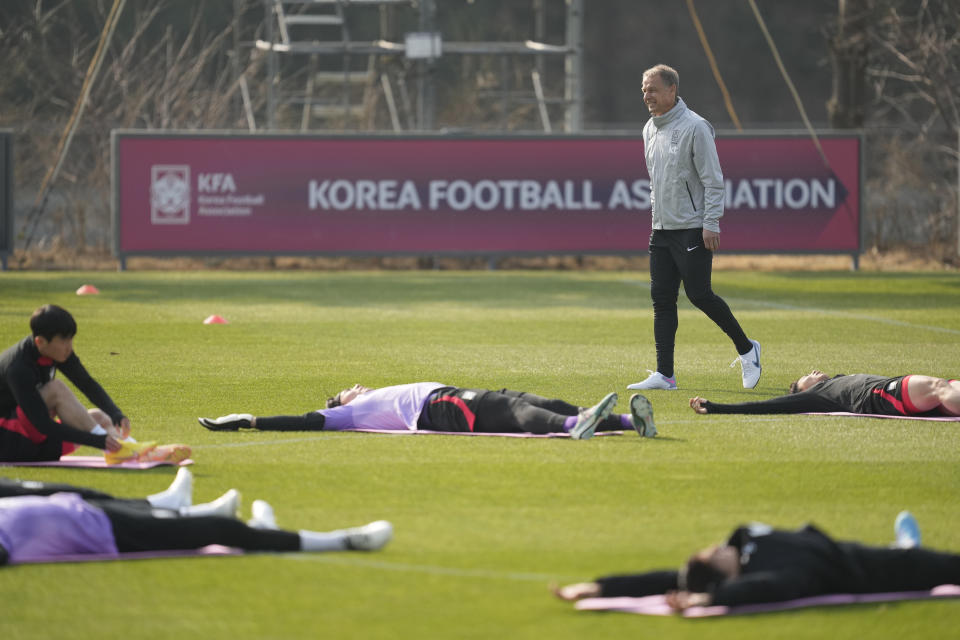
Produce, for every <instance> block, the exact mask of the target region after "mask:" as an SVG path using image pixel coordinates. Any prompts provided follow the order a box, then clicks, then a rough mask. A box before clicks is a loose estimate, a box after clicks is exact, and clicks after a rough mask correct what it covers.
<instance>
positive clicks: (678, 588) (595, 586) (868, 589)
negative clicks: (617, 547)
mask: <svg viewBox="0 0 960 640" xmlns="http://www.w3.org/2000/svg"><path fill="white" fill-rule="evenodd" d="M894 530H895V532H896V542H895V543H894V545H893V548H889V547H873V546H867V545H863V544H860V543H857V542H845V541H837V540H834V539H833V538H831V537H830V536H828V535H827V534H825V533H824V532H823V531H821V530H820V529H818V528H817V527H815V526H813V525H809V524H808V525H806V526H805V527H802V528H800V529H797V530H796V531H785V530H780V529H774V528H772V527H770V526H768V525H764V524H759V523H754V524H751V525H748V526H741V527H738V528H737V529H736V530H734V531H733V533H732V534H731V535H730V537H729V539H728V540H727V541H726V543H725V544H721V545H714V546H712V547H708V548H706V549H704V550H702V551H700V552H698V553H695V554H694V555H692V556H690V558H689V560H688V561H687V563H686V564H685V565H684V566H683V567H681V568H680V570H679V571H678V570H676V569H674V570H666V571H650V572H647V573H640V574H627V575H617V576H607V577H604V578H598V579H597V580H594V581H593V582H579V583H575V584H570V585H566V586H564V587H560V588H558V589H555V591H554V593H555V594H556V595H557V596H558V597H560V598H562V599H564V600H580V599H582V598H597V597H599V598H616V597H644V596H651V595H664V594H665V595H666V596H667V603H668V604H669V605H670V606H671V607H673V608H674V609H675V610H678V611H679V610H683V609H686V608H688V607H692V606H709V605H723V606H737V605H746V604H757V603H764V602H783V601H787V600H794V599H797V598H807V597H812V596H819V595H830V594H834V593H884V592H889V591H925V590H929V589H932V588H934V587H937V586H939V585H941V584H956V583H957V581H958V580H960V555H957V554H954V553H946V552H940V551H931V550H928V549H920V548H918V547H919V545H920V528H919V526H917V522H916V520H915V519H914V518H913V516H912V515H910V513H909V512H906V511H904V512H902V513H901V514H900V515H898V516H897V519H896V522H895V524H894Z"/></svg>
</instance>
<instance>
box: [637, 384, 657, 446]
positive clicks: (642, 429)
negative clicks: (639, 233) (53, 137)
mask: <svg viewBox="0 0 960 640" xmlns="http://www.w3.org/2000/svg"><path fill="white" fill-rule="evenodd" d="M630 422H631V423H632V424H633V428H634V429H636V430H637V435H639V436H640V437H641V438H652V437H654V436H655V435H657V428H656V427H655V426H653V405H651V404H650V401H649V400H647V399H646V398H645V397H643V396H642V395H640V394H639V393H635V394H633V395H632V396H630Z"/></svg>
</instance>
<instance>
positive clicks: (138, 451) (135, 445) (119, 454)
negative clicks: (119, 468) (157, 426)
mask: <svg viewBox="0 0 960 640" xmlns="http://www.w3.org/2000/svg"><path fill="white" fill-rule="evenodd" d="M156 446H157V443H156V442H130V441H129V440H122V441H120V448H119V449H118V450H117V451H104V452H103V459H104V460H105V461H106V463H107V464H120V463H121V462H127V461H128V460H137V459H138V458H139V457H140V456H141V455H143V454H144V453H148V452H150V451H153V449H154V448H156Z"/></svg>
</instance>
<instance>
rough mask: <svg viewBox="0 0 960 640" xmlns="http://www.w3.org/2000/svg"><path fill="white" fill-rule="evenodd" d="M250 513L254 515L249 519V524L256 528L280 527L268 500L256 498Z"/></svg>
mask: <svg viewBox="0 0 960 640" xmlns="http://www.w3.org/2000/svg"><path fill="white" fill-rule="evenodd" d="M250 513H251V515H253V517H252V518H250V520H248V521H247V525H248V526H251V527H253V528H254V529H274V530H276V529H278V527H277V517H276V515H274V513H273V507H271V506H270V503H269V502H267V501H266V500H254V501H253V504H251V505H250Z"/></svg>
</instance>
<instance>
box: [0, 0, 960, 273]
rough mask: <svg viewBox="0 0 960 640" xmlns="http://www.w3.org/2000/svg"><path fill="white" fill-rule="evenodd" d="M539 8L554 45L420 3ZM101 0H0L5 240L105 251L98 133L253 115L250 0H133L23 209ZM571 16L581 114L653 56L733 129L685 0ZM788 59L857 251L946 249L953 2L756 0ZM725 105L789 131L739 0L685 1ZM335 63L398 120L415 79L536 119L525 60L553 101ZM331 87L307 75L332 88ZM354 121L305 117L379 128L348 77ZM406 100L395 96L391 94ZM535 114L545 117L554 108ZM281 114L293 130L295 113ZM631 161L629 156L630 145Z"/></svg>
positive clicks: (525, 1)
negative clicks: (55, 168)
mask: <svg viewBox="0 0 960 640" xmlns="http://www.w3.org/2000/svg"><path fill="white" fill-rule="evenodd" d="M535 2H539V3H541V6H542V7H543V8H544V9H545V12H544V15H545V20H544V21H543V22H542V24H541V26H540V27H539V28H540V29H542V30H543V39H544V40H545V41H547V42H550V43H553V44H562V43H563V41H564V39H565V28H566V25H565V8H564V0H436V18H435V24H436V28H437V29H438V30H439V31H440V32H441V33H442V34H443V37H444V39H445V40H447V41H497V40H500V41H523V40H527V39H535V37H536V35H537V33H536V31H537V29H538V27H537V25H536V21H535V19H534V18H535V14H534V10H533V7H534V3H535ZM112 4H113V2H112V1H111V0H6V1H5V2H3V3H0V56H2V59H3V60H4V61H5V63H6V64H5V69H4V73H3V74H2V75H0V127H5V128H10V129H12V130H13V132H14V135H15V153H16V159H15V166H16V176H15V188H16V192H15V193H16V197H17V202H16V210H17V219H16V232H17V234H18V239H17V246H18V247H19V248H37V247H40V248H43V247H47V246H67V247H75V248H78V249H95V250H100V251H102V250H104V249H106V248H107V247H108V246H109V242H110V237H111V229H110V223H109V199H110V195H109V182H110V167H109V163H110V148H109V141H110V139H109V135H110V131H111V130H113V129H118V128H138V129H153V130H163V129H236V130H244V129H247V128H248V126H249V121H248V117H247V113H246V111H245V109H244V104H243V101H242V99H241V94H242V91H241V86H240V83H239V82H238V79H239V78H240V77H241V76H242V77H243V78H244V79H245V80H246V82H247V85H248V88H249V102H248V105H249V109H250V113H251V115H252V116H253V117H254V120H255V121H256V122H257V124H258V126H261V127H262V126H263V124H264V122H265V120H266V118H265V109H266V95H267V92H266V86H265V85H266V71H265V64H266V56H265V55H264V54H263V53H262V52H260V51H258V50H256V49H255V48H254V47H252V46H251V43H253V42H254V41H255V40H256V39H258V38H265V37H266V27H265V20H266V13H265V5H264V3H263V1H262V0H206V1H205V2H200V3H197V2H193V1H192V0H156V1H154V2H149V3H147V2H140V1H137V0H129V1H128V2H127V3H126V6H125V7H124V9H123V12H122V14H121V15H120V19H119V22H118V25H117V29H116V32H115V33H114V35H113V37H112V39H111V42H110V46H109V48H108V49H107V51H106V53H105V58H104V63H103V67H102V69H101V71H100V74H99V78H98V80H97V82H96V84H95V85H94V86H93V88H92V93H91V95H90V99H89V101H88V103H87V107H86V111H85V113H84V115H83V119H82V120H81V122H80V124H79V128H78V130H77V134H76V137H75V139H74V142H73V144H72V146H71V148H70V152H69V154H68V155H67V158H66V162H65V164H64V166H63V169H62V171H61V174H60V176H59V178H58V179H57V181H56V182H55V183H54V185H53V188H52V189H51V191H50V198H49V199H48V201H47V203H46V205H45V206H44V208H43V211H42V214H41V215H34V212H33V211H32V210H33V203H34V200H35V198H36V195H37V193H38V189H39V187H40V184H41V183H42V181H43V177H44V175H45V174H46V173H47V171H48V170H49V168H50V167H51V166H52V165H53V163H54V162H55V156H56V153H55V152H56V147H57V143H58V141H59V139H60V136H61V133H62V131H63V129H64V125H65V124H66V122H67V120H68V118H69V117H70V114H71V112H72V110H73V108H74V105H75V103H76V101H77V98H78V96H79V95H80V90H81V86H82V84H83V80H84V76H85V74H86V72H87V68H88V66H89V64H90V61H91V58H92V57H93V54H94V51H95V50H96V48H97V44H98V42H99V39H100V36H101V30H102V29H103V25H104V23H105V20H106V17H107V15H108V14H109V12H110V9H111V6H112ZM585 4H586V6H585V14H584V50H585V60H584V72H585V97H586V103H585V118H584V121H585V128H586V129H590V130H601V129H602V130H624V131H631V132H634V133H636V132H637V131H638V130H639V129H640V127H642V125H643V123H644V122H645V120H646V118H647V116H646V114H645V112H646V109H645V108H644V107H643V104H642V94H641V92H640V74H641V72H642V70H643V69H645V68H647V67H649V66H651V65H652V64H655V63H657V62H666V63H668V64H671V65H672V66H675V67H676V68H677V69H678V70H679V71H680V74H681V87H680V93H681V95H682V96H683V97H684V99H685V100H686V101H687V103H688V104H690V106H691V107H692V108H693V109H694V110H696V111H697V112H698V113H700V114H701V115H703V116H705V117H706V118H708V119H709V120H711V121H712V122H713V123H714V125H715V126H716V128H717V129H719V130H731V129H734V121H733V119H732V118H731V116H730V114H729V112H728V110H727V109H726V107H725V105H724V101H723V96H722V93H721V91H720V89H719V87H718V84H717V82H716V81H715V79H714V76H713V74H712V72H711V70H710V67H709V65H708V63H707V58H706V56H705V54H704V49H703V47H702V45H701V42H700V39H699V38H698V36H697V32H696V30H695V28H694V24H693V21H692V19H691V15H690V12H689V8H688V4H687V3H686V2H670V3H662V2H659V3H658V2H652V1H649V0H587V2H586V3H585ZM757 4H758V6H759V8H760V11H761V12H762V14H763V15H764V18H765V20H766V22H767V25H768V27H769V29H770V32H771V33H772V35H773V37H774V39H775V41H776V43H777V46H778V48H779V50H780V53H781V55H782V57H783V60H784V61H785V64H786V68H787V71H788V72H789V74H790V76H791V78H792V80H793V81H794V83H795V84H796V86H797V89H798V91H799V94H800V96H801V98H802V101H803V104H804V106H805V108H806V110H807V112H808V113H809V115H810V118H811V120H812V121H813V123H814V125H815V126H817V127H818V128H827V127H831V126H832V127H841V128H860V129H863V130H864V132H865V134H866V140H867V149H868V152H867V154H866V157H867V160H868V163H867V167H866V184H865V187H866V189H865V193H864V214H865V220H864V230H865V238H864V241H865V247H866V248H870V247H873V246H875V247H877V248H879V249H887V248H890V247H894V246H904V245H907V246H918V247H923V248H925V249H929V248H930V247H934V251H935V252H937V253H938V255H939V256H940V257H942V258H943V259H955V258H956V251H957V229H956V224H957V222H956V221H957V157H958V129H960V34H958V26H960V3H957V2H956V0H808V1H807V2H802V3H800V2H789V3H788V2H778V1H777V0H758V2H757ZM693 5H694V6H695V8H696V11H697V12H698V15H699V18H700V20H701V22H702V24H703V27H704V32H705V35H706V37H707V40H708V41H709V44H710V46H711V48H712V50H713V53H714V55H715V57H716V61H717V65H718V67H719V69H720V72H721V74H722V76H723V80H724V82H725V84H726V86H727V87H728V89H729V93H730V96H731V102H732V105H733V108H734V110H735V111H736V113H737V115H738V116H739V119H740V121H741V122H742V124H743V126H744V128H746V129H772V128H788V129H794V130H795V129H799V128H801V119H800V116H799V112H798V110H797V107H796V105H795V104H794V102H793V100H792V98H791V95H790V93H789V91H788V89H787V87H786V84H785V83H784V81H783V79H782V77H781V75H780V71H779V70H778V68H777V66H776V65H775V63H774V60H773V57H772V56H771V54H770V51H769V49H768V48H767V45H766V43H765V41H764V39H763V36H762V33H761V31H760V29H759V28H758V26H757V23H756V20H755V18H754V16H753V13H752V11H751V9H750V7H749V5H748V2H747V1H746V0H723V1H720V2H714V1H711V2H704V1H700V2H694V3H693ZM347 11H348V13H347V16H348V25H349V28H350V37H351V38H352V39H354V40H360V41H362V40H367V41H369V40H374V39H377V38H379V37H381V36H386V37H387V38H389V39H393V40H402V39H403V34H404V33H405V32H407V31H412V30H417V28H418V19H419V14H418V10H417V8H416V6H415V3H412V4H411V5H410V6H407V7H396V8H394V9H393V10H391V11H389V12H382V11H380V10H377V9H371V8H361V7H355V8H351V7H348V9H347ZM357 58H358V57H357V56H354V59H353V60H351V61H350V63H351V66H355V67H358V68H361V69H363V68H367V69H374V70H375V72H376V73H377V74H387V75H388V77H389V78H391V79H392V81H393V82H394V83H395V84H394V87H395V88H396V90H397V94H398V97H401V98H404V99H405V100H398V102H399V103H400V110H401V115H402V116H403V118H402V121H401V124H402V126H403V127H404V128H405V129H406V128H409V127H411V126H412V125H413V123H414V119H413V117H412V113H411V112H412V111H413V110H415V107H416V105H415V104H413V103H415V101H416V98H417V96H416V92H415V90H414V88H415V86H416V84H417V82H418V80H419V77H420V75H419V74H422V73H430V74H432V76H431V77H432V78H433V80H434V82H435V86H436V87H437V93H436V123H437V128H443V129H454V130H470V131H491V132H499V131H503V130H508V131H536V130H542V121H541V119H540V116H539V113H538V111H537V106H536V104H534V103H533V102H532V101H530V100H524V99H523V98H524V97H525V96H530V95H532V89H533V87H532V84H531V75H530V72H531V71H532V69H533V68H534V66H536V65H539V69H540V71H541V72H542V76H541V77H542V79H543V83H544V88H545V91H546V93H547V95H548V97H559V96H562V92H563V77H564V75H563V74H564V71H563V63H562V60H561V59H549V58H547V59H544V60H541V61H536V60H534V59H531V58H525V57H524V58H521V57H519V56H513V57H511V58H509V59H505V58H495V57H491V56H445V57H444V58H442V59H441V60H440V61H439V62H438V63H437V64H436V65H435V66H433V67H432V68H430V69H428V70H425V67H424V66H423V65H417V64H414V63H410V62H409V61H406V60H403V59H400V58H397V57H391V58H378V59H375V60H373V59H367V58H366V57H364V58H362V59H357ZM342 65H343V61H342V60H340V59H338V58H336V59H335V58H334V57H325V58H323V59H321V60H317V59H311V58H310V57H309V56H290V57H286V58H284V59H283V60H282V61H281V74H280V78H281V82H282V86H281V87H280V88H281V90H283V91H287V92H290V93H291V94H292V93H296V92H298V91H299V92H302V91H303V87H304V86H305V85H306V83H307V81H308V79H309V78H310V77H311V74H313V72H315V71H317V70H325V69H326V70H337V69H342ZM341 90H342V87H337V86H335V85H332V86H326V87H325V88H324V87H319V88H317V89H316V91H317V98H318V99H328V100H336V99H338V98H337V96H338V95H339V94H338V92H339V91H341ZM351 100H352V101H354V102H356V103H359V104H360V105H361V106H362V107H363V109H362V110H361V111H360V113H359V115H356V116H351V117H349V118H347V117H341V118H337V117H335V116H334V117H328V118H314V119H311V120H310V121H309V127H308V128H309V129H311V130H314V131H324V130H336V131H342V130H362V131H371V130H389V129H390V127H391V120H390V117H389V114H388V112H387V109H386V103H385V100H384V97H383V95H382V92H381V91H380V90H379V87H376V86H361V87H359V88H358V89H356V94H355V95H354V96H352V97H351ZM405 102H406V103H405ZM549 114H550V116H551V120H552V121H553V123H554V127H555V128H556V127H558V126H559V124H560V123H562V120H563V118H562V105H557V104H554V105H551V106H550V111H549ZM279 117H280V119H279V123H278V126H281V127H283V128H293V129H296V128H299V127H300V126H301V125H302V124H303V123H304V119H303V118H302V114H301V111H300V109H299V108H298V107H296V106H295V105H294V106H290V107H287V108H285V110H283V111H281V112H280V113H279ZM638 161H639V159H638Z"/></svg>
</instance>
